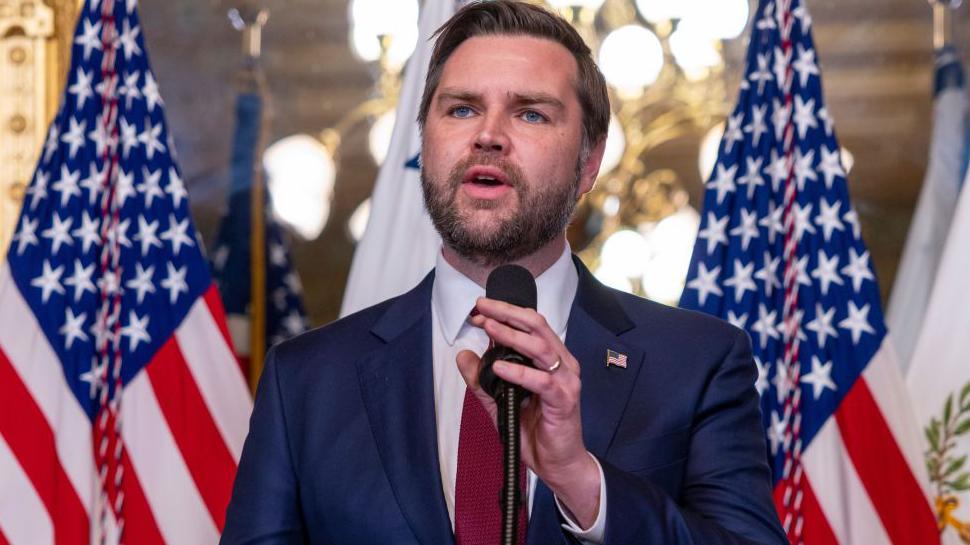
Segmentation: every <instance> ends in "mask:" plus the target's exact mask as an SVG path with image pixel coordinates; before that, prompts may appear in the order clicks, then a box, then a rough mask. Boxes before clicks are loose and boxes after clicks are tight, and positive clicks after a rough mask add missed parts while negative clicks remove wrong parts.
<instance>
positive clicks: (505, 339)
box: [484, 318, 559, 367]
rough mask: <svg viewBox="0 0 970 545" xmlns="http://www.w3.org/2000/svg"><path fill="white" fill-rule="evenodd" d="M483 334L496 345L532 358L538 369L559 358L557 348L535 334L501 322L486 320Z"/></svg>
mask: <svg viewBox="0 0 970 545" xmlns="http://www.w3.org/2000/svg"><path fill="white" fill-rule="evenodd" d="M484 329H485V332H486V333H487V334H488V336H489V337H490V338H491V339H492V340H493V341H495V343H496V344H500V345H502V346H507V347H509V348H512V349H514V350H516V351H518V352H519V353H520V354H522V355H524V356H527V357H529V358H532V359H533V360H535V361H536V362H538V365H539V366H540V367H548V366H550V365H552V363H553V362H555V361H556V358H558V357H559V354H558V352H557V348H558V347H556V346H554V345H551V344H550V343H549V342H547V341H546V340H545V339H544V338H542V337H539V336H538V335H536V334H535V333H525V332H522V331H519V330H518V329H515V328H512V327H509V326H508V325H506V324H503V323H502V322H499V321H496V320H493V319H491V318H486V320H485V323H484Z"/></svg>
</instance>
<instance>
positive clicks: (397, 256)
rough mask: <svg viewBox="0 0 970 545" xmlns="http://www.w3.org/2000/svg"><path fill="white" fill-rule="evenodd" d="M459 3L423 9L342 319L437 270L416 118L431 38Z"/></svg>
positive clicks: (440, 2) (437, 1)
mask: <svg viewBox="0 0 970 545" xmlns="http://www.w3.org/2000/svg"><path fill="white" fill-rule="evenodd" d="M459 4H460V0H425V2H424V5H423V6H422V7H421V17H420V22H419V24H418V27H419V31H418V45H417V47H416V48H415V50H414V54H413V55H412V56H411V59H410V60H409V61H408V65H407V67H406V68H405V70H404V82H403V84H402V86H401V96H400V98H399V100H398V106H397V120H396V121H395V123H394V132H393V134H392V136H391V145H390V148H389V150H388V152H387V158H386V159H385V160H384V164H383V166H381V170H380V173H379V174H378V175H377V182H376V183H375V184H374V193H373V195H372V196H371V209H370V218H369V219H368V221H367V229H366V230H365V231H364V236H363V237H362V238H361V240H360V242H359V243H357V249H356V250H355V252H354V260H353V263H352V264H351V267H350V276H349V277H348V279H347V287H346V289H345V291H344V301H343V305H342V307H341V309H340V315H341V316H346V315H348V314H351V313H353V312H356V311H358V310H361V309H363V308H367V307H369V306H371V305H374V304H376V303H379V302H381V301H383V300H385V299H388V298H390V297H394V296H395V295H400V294H402V293H404V292H405V291H407V290H409V289H411V288H412V287H414V286H415V284H417V283H418V282H419V281H421V279H422V278H423V277H424V275H425V274H427V273H428V271H430V270H431V268H432V267H434V262H435V257H436V255H437V252H438V250H439V249H440V248H441V237H439V236H438V233H437V232H436V231H435V230H434V227H433V226H432V225H431V218H430V217H429V216H428V212H427V211H426V210H425V208H424V198H423V197H422V194H421V179H420V169H419V167H418V161H419V157H420V152H421V135H420V133H419V131H418V122H417V118H418V108H419V107H420V103H421V95H422V93H423V91H424V80H425V76H426V75H427V73H428V61H429V60H430V59H431V51H432V49H433V46H434V43H433V42H432V41H431V40H430V38H431V35H432V33H434V31H435V30H437V29H438V27H440V26H441V25H442V24H444V22H445V21H447V20H448V19H449V18H450V17H451V16H452V15H453V14H454V13H455V9H456V7H457V6H458V5H459Z"/></svg>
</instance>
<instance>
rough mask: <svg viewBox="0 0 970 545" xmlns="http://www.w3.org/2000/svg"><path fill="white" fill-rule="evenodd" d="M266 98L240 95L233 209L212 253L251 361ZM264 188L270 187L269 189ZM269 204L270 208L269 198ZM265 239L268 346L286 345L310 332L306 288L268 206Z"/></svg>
mask: <svg viewBox="0 0 970 545" xmlns="http://www.w3.org/2000/svg"><path fill="white" fill-rule="evenodd" d="M262 111H263V98H262V96H261V92H260V91H259V90H247V91H246V92H242V93H240V94H239V95H238V96H237V97H236V132H235V136H234V139H233V152H232V153H233V159H232V168H231V173H230V176H231V182H230V191H229V209H228V211H227V213H226V215H225V216H224V217H223V218H222V223H221V224H220V226H219V236H218V237H217V242H216V246H215V250H214V251H213V252H212V272H213V277H214V278H215V280H216V284H217V285H218V286H219V291H220V293H222V300H223V302H224V303H225V305H226V312H228V314H229V330H230V332H231V333H232V337H233V341H234V344H235V349H236V355H237V356H239V358H240V359H241V360H243V361H245V360H246V358H248V357H249V352H250V346H249V335H250V321H249V312H250V311H251V309H250V296H251V292H250V280H251V278H250V268H251V267H250V257H251V252H250V231H251V223H250V219H251V218H250V214H251V206H250V203H251V201H250V199H251V191H250V189H251V188H252V184H253V183H254V181H255V180H254V179H253V178H254V176H253V172H254V170H253V165H254V162H255V161H256V160H257V159H256V150H257V147H258V146H257V142H258V141H259V136H260V132H261V131H262V130H263V127H262ZM264 187H265V185H264ZM264 195H266V199H265V200H264V202H265V203H267V204H269V203H270V200H269V195H268V193H265V192H264ZM263 225H264V228H265V235H266V237H265V240H266V253H265V255H266V269H265V271H266V320H265V324H266V331H265V335H266V339H267V341H268V343H267V344H268V345H273V344H276V343H278V342H281V341H284V340H286V339H288V338H290V337H292V336H294V335H297V334H299V333H302V332H303V331H305V330H306V324H307V320H306V314H305V313H304V310H303V297H302V295H303V287H302V284H301V283H300V277H299V276H297V274H296V271H295V270H294V269H293V267H292V264H291V261H290V253H289V248H288V244H287V240H286V236H287V234H286V233H285V232H284V231H283V228H282V227H281V226H280V224H279V223H278V222H276V220H275V219H274V217H273V214H272V212H270V210H269V207H268V206H267V207H266V208H265V213H264V223H263Z"/></svg>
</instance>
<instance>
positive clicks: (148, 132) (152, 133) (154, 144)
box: [138, 119, 165, 161]
mask: <svg viewBox="0 0 970 545" xmlns="http://www.w3.org/2000/svg"><path fill="white" fill-rule="evenodd" d="M161 134H162V124H161V123H159V124H157V125H152V122H151V120H150V119H145V130H144V131H142V132H141V134H139V135H138V141H139V142H141V143H142V144H144V145H145V155H146V156H147V157H148V160H149V161H151V160H152V158H154V157H155V152H156V151H158V152H159V153H164V152H165V144H163V143H162V141H161V140H160V139H159V136H160V135H161Z"/></svg>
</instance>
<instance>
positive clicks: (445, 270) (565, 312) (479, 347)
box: [431, 244, 606, 544]
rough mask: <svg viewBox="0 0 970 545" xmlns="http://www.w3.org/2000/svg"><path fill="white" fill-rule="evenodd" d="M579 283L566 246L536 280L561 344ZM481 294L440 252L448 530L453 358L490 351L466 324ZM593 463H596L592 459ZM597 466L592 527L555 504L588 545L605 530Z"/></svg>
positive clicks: (455, 384) (437, 331)
mask: <svg viewBox="0 0 970 545" xmlns="http://www.w3.org/2000/svg"><path fill="white" fill-rule="evenodd" d="M578 283H579V276H578V274H577V273H576V267H575V266H574V265H573V262H572V258H571V252H570V249H569V245H568V244H567V245H566V247H565V249H564V250H563V253H562V255H561V256H560V257H559V259H558V260H556V262H555V263H553V264H552V266H551V267H549V268H548V269H547V270H546V271H545V272H543V273H542V274H541V275H539V277H538V278H536V291H537V295H538V298H537V304H536V308H537V311H538V312H539V314H541V315H542V316H544V317H545V319H546V321H547V322H548V323H549V326H550V327H551V328H552V329H553V331H555V332H556V334H558V335H559V338H560V339H565V338H566V323H567V322H568V320H569V309H570V308H571V307H572V304H573V299H574V298H575V297H576V286H577V285H578ZM484 295H485V288H483V287H482V286H479V285H478V284H476V283H475V282H474V281H472V280H471V279H470V278H468V277H467V276H465V275H463V274H462V273H460V272H458V270H457V269H455V268H454V267H452V266H451V265H450V264H449V263H448V262H447V261H445V259H444V257H443V256H442V254H441V252H438V258H437V262H436V264H435V278H434V287H433V288H432V291H431V316H432V327H431V330H432V333H431V339H432V350H433V358H434V362H433V367H434V397H435V421H436V424H437V430H438V465H439V467H440V468H441V482H442V486H443V488H444V495H445V503H446V504H447V506H448V516H449V517H450V518H451V526H452V528H454V526H455V479H456V474H457V471H458V435H459V432H460V429H461V413H462V407H463V405H464V399H465V381H464V379H463V378H462V376H461V373H460V372H459V371H458V365H457V363H456V361H455V358H456V357H457V355H458V353H459V352H461V351H462V350H471V351H473V352H475V353H476V354H478V355H479V356H481V355H482V354H483V353H484V352H485V350H486V349H487V348H488V335H486V334H485V331H484V330H482V329H480V328H477V327H475V326H472V325H471V324H470V323H468V315H469V313H470V312H471V310H472V308H474V306H475V300H476V299H477V298H479V297H483V296H484ZM593 459H594V460H596V458H595V457H594V458H593ZM596 465H597V468H599V471H600V502H599V513H598V514H597V516H596V521H595V522H594V523H593V525H592V526H591V527H590V528H588V529H585V530H584V529H583V528H580V527H579V526H578V525H577V524H576V523H575V522H574V521H573V518H572V516H571V515H570V514H569V513H568V511H567V510H566V509H565V508H564V506H563V505H562V504H560V503H559V499H558V498H557V499H556V505H557V506H558V508H559V512H560V513H561V514H562V516H563V519H564V520H565V521H566V524H563V525H562V526H563V528H565V529H566V530H567V531H569V532H571V533H572V534H573V535H575V536H576V537H577V538H578V539H579V540H580V541H582V542H583V543H588V544H600V543H602V542H603V537H604V533H605V530H606V482H605V479H604V477H603V468H602V467H600V465H599V461H596ZM528 482H529V486H528V491H527V494H526V498H527V501H528V507H529V510H528V512H529V514H530V515H531V513H532V499H533V496H534V492H535V488H536V475H535V473H533V472H532V471H531V470H529V471H528Z"/></svg>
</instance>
